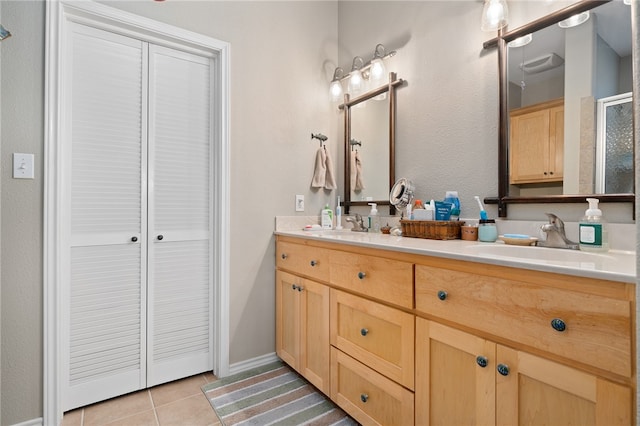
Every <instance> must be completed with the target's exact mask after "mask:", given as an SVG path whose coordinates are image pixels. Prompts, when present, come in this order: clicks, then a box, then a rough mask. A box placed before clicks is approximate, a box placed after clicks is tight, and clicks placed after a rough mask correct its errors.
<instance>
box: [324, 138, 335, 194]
mask: <svg viewBox="0 0 640 426" xmlns="http://www.w3.org/2000/svg"><path fill="white" fill-rule="evenodd" d="M324 151H325V153H324V155H325V162H324V168H325V169H326V171H327V173H326V178H325V181H324V189H336V188H337V187H338V185H336V178H335V175H334V174H333V160H332V159H331V155H330V154H329V151H328V150H327V148H326V147H325V149H324Z"/></svg>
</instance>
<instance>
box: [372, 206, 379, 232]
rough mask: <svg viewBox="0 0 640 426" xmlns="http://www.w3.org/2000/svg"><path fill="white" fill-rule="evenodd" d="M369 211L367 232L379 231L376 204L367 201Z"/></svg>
mask: <svg viewBox="0 0 640 426" xmlns="http://www.w3.org/2000/svg"><path fill="white" fill-rule="evenodd" d="M369 205H370V206H371V211H370V212H369V232H380V216H378V205H377V204H376V203H369Z"/></svg>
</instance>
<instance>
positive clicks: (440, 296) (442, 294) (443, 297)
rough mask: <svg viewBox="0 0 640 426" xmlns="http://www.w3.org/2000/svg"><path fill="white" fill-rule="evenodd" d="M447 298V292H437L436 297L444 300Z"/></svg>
mask: <svg viewBox="0 0 640 426" xmlns="http://www.w3.org/2000/svg"><path fill="white" fill-rule="evenodd" d="M446 298H447V292H446V291H444V290H440V291H439V292H438V299H440V300H445V299H446Z"/></svg>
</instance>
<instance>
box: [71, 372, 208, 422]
mask: <svg viewBox="0 0 640 426" xmlns="http://www.w3.org/2000/svg"><path fill="white" fill-rule="evenodd" d="M214 380H215V376H214V375H213V374H211V373H205V374H198V375H195V376H192V377H188V378H186V379H182V380H177V381H175V382H171V383H166V384H164V385H159V386H155V387H153V388H151V389H145V390H141V391H138V392H134V393H131V394H129V395H124V396H121V397H119V398H113V399H110V400H107V401H103V402H99V403H96V404H93V405H88V406H86V407H82V408H78V409H76V410H73V411H69V412H67V413H65V414H64V418H63V419H62V426H100V425H109V426H171V425H174V426H219V425H220V420H219V419H218V418H217V417H216V414H215V412H214V411H213V408H211V405H210V404H209V401H208V400H207V398H206V397H205V396H204V393H202V390H201V389H200V388H201V387H202V385H205V384H207V383H209V382H212V381H214Z"/></svg>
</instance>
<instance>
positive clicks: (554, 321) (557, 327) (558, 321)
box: [551, 318, 567, 332]
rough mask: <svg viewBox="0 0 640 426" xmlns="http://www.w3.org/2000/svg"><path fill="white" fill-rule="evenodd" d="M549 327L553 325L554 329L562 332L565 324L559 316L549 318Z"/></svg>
mask: <svg viewBox="0 0 640 426" xmlns="http://www.w3.org/2000/svg"><path fill="white" fill-rule="evenodd" d="M551 327H553V329H554V330H555V331H560V332H563V331H565V330H566V329H567V324H565V322H564V321H562V320H561V319H560V318H554V319H552V320H551Z"/></svg>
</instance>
